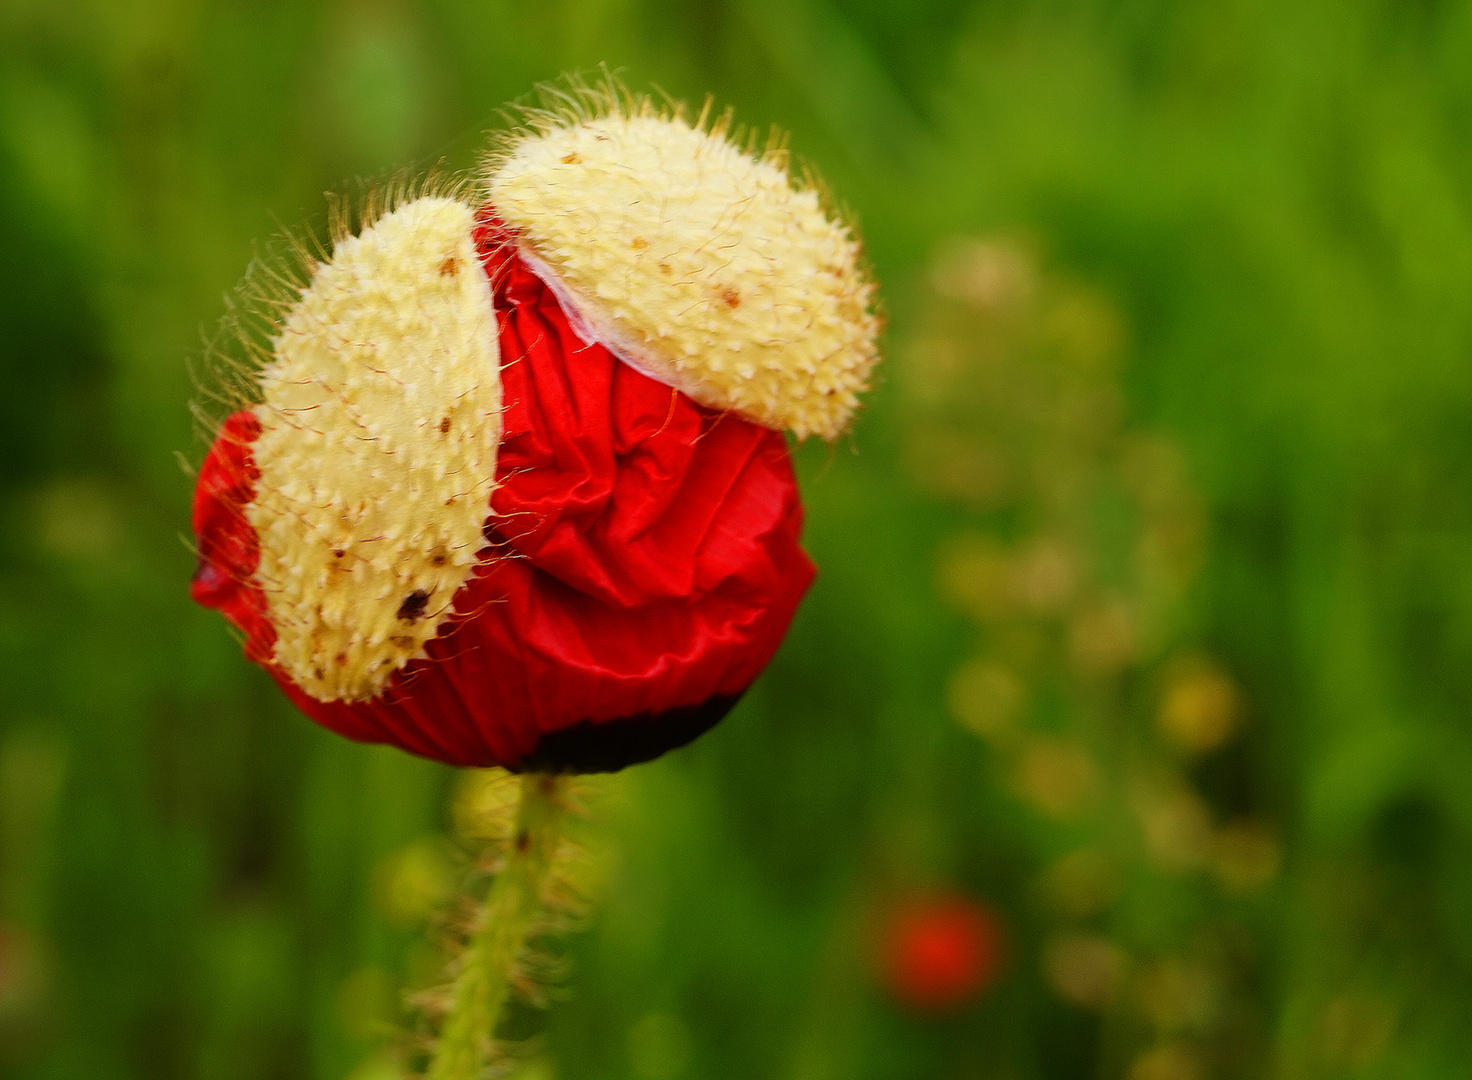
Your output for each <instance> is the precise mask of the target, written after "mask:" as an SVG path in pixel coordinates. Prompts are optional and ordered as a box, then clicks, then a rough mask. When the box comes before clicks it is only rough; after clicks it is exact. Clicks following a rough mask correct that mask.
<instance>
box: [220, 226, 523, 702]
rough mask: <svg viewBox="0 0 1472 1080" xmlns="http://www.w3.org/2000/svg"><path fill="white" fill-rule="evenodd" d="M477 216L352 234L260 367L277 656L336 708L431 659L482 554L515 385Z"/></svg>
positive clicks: (266, 581)
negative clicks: (504, 386)
mask: <svg viewBox="0 0 1472 1080" xmlns="http://www.w3.org/2000/svg"><path fill="white" fill-rule="evenodd" d="M474 218H475V214H474V211H473V210H472V209H471V207H469V206H467V205H465V204H464V203H461V202H459V201H457V200H455V199H451V198H443V197H426V198H420V199H416V200H414V201H412V202H409V203H406V204H404V205H402V206H400V207H398V208H397V209H395V210H392V211H390V212H389V213H387V214H385V215H384V216H383V217H382V218H380V219H379V220H378V221H377V222H375V223H374V224H372V225H371V226H368V227H366V228H364V229H363V231H362V232H361V233H360V234H359V235H358V236H349V237H347V238H346V239H344V240H342V241H341V242H339V243H338V244H337V246H336V249H335V250H334V251H333V253H332V256H331V258H330V259H329V260H328V261H327V262H325V263H321V264H319V265H318V266H317V267H316V269H315V271H314V273H313V274H312V277H311V281H310V283H309V284H308V285H307V287H306V288H305V289H304V290H303V291H302V292H301V294H300V297H299V298H298V299H297V300H296V302H295V303H293V304H292V305H291V306H290V307H289V309H288V310H287V312H286V314H285V317H284V319H283V321H282V323H281V328H280V333H279V334H278V335H277V336H276V337H275V339H274V341H273V343H272V344H273V350H274V358H273V359H272V361H271V362H270V363H268V364H267V365H266V366H265V367H264V368H263V369H262V371H261V373H260V386H261V393H262V402H261V404H259V405H257V406H256V412H257V415H258V416H259V418H260V421H261V434H260V437H259V439H257V441H256V442H255V443H254V445H253V447H252V450H253V454H254V458H255V463H256V466H257V468H259V469H260V474H261V475H260V479H259V481H258V482H257V485H256V497H255V499H254V501H253V502H252V503H251V504H250V505H249V506H248V508H247V515H248V517H249V519H250V524H251V525H252V526H253V527H254V528H255V531H256V534H257V536H258V538H259V541H260V551H261V560H260V568H259V570H258V571H257V580H258V582H259V584H260V585H261V587H262V590H263V591H264V593H265V596H266V602H267V614H268V616H269V618H270V620H271V623H272V625H273V626H274V627H275V630H276V635H277V638H276V647H275V654H274V662H275V663H276V664H278V665H279V666H280V667H281V669H282V670H283V671H284V672H285V673H286V674H287V675H289V676H290V677H291V679H292V680H293V681H294V682H295V683H296V684H297V685H298V686H300V687H301V688H302V689H303V690H305V691H306V692H307V693H309V694H311V695H312V696H313V697H316V698H318V699H319V700H322V701H337V700H341V701H357V700H363V699H367V698H371V697H374V696H376V695H377V694H378V693H379V692H381V691H382V690H383V688H384V686H385V684H386V683H387V682H388V680H389V678H390V677H391V676H392V675H393V673H394V672H395V671H397V670H398V669H399V668H401V667H402V666H403V665H404V664H406V663H408V662H409V661H410V660H411V659H413V658H415V657H417V656H421V655H423V652H424V646H425V643H426V642H428V641H429V639H431V638H433V637H434V636H435V634H436V633H437V632H438V630H439V628H440V626H441V625H442V624H443V623H444V621H445V620H446V619H447V618H448V616H449V614H450V602H451V598H452V597H453V596H454V595H455V593H456V591H457V590H458V589H459V588H460V586H461V585H462V584H464V582H465V580H466V579H467V578H468V577H469V576H470V572H471V569H472V567H473V566H474V565H475V561H476V552H477V551H478V550H480V549H481V548H482V547H483V546H484V541H483V539H482V536H481V526H482V525H483V523H484V522H485V520H486V517H487V516H488V514H489V512H490V511H489V498H490V493H491V488H492V486H493V484H494V478H495V471H496V450H497V446H498V445H499V443H500V438H501V377H500V366H499V365H500V356H499V349H498V345H497V331H496V317H495V311H494V310H493V307H492V303H491V290H490V284H489V282H488V281H487V279H486V275H485V273H484V272H483V271H482V269H481V267H480V264H479V261H478V259H477V256H476V251H475V246H474V243H473V240H472V230H473V229H474V226H475V221H474Z"/></svg>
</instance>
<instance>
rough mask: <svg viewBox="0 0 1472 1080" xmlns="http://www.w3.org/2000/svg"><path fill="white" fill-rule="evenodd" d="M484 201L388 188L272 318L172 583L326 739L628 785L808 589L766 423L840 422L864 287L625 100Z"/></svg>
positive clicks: (864, 370)
mask: <svg viewBox="0 0 1472 1080" xmlns="http://www.w3.org/2000/svg"><path fill="white" fill-rule="evenodd" d="M672 178H674V179H673V180H672ZM672 183H673V184H674V186H673V187H671V184H672ZM487 190H489V191H490V192H491V193H492V195H493V197H495V198H496V199H497V201H498V203H499V202H500V201H501V199H502V197H503V196H504V198H505V200H506V205H507V206H508V207H509V208H510V209H511V210H512V211H514V213H509V212H508V214H507V218H508V221H510V222H511V223H512V224H511V225H508V224H504V223H503V222H502V221H501V220H500V219H499V218H498V217H497V216H496V214H495V213H494V212H493V211H492V210H491V209H490V208H489V207H486V208H483V209H482V210H480V211H479V212H474V211H472V210H471V208H470V207H468V206H466V205H465V204H464V203H461V202H459V201H458V200H457V199H454V198H447V197H439V196H429V197H423V198H419V199H415V200H411V201H409V202H406V203H404V204H402V205H400V206H399V207H397V208H395V209H393V210H392V211H390V212H389V213H387V214H385V215H384V216H383V217H382V218H380V219H379V220H378V221H377V222H375V223H373V224H372V225H371V226H369V227H367V228H365V229H364V230H363V232H362V233H361V234H360V235H359V236H356V237H353V236H343V237H340V238H339V241H338V244H337V246H336V249H335V250H334V252H333V254H332V256H331V258H330V260H329V261H327V262H323V263H317V264H316V265H315V266H314V267H313V268H312V277H311V280H310V282H309V283H308V284H307V285H306V286H305V287H303V288H302V289H301V290H300V292H299V293H297V294H296V295H295V296H294V297H293V298H291V299H290V300H289V301H288V302H287V303H286V304H285V305H283V308H282V311H283V315H282V317H280V319H279V320H278V321H277V322H276V323H275V324H274V336H273V338H272V342H271V356H270V358H269V360H268V362H266V363H265V364H264V365H263V367H262V368H261V371H260V373H259V383H260V386H261V396H262V400H261V402H260V403H259V404H256V405H254V406H252V407H251V408H248V409H243V410H241V411H239V412H236V413H235V414H233V415H232V416H230V417H229V418H228V419H227V420H226V421H225V423H224V424H223V426H222V427H221V429H220V432H219V435H218V437H217V438H216V440H215V443H214V445H213V447H212V448H211V450H210V452H209V454H208V456H207V457H206V459H205V461H204V464H203V467H202V468H201V471H200V475H199V481H198V486H197V489H196V493H195V507H194V528H195V532H196V535H197V537H198V540H199V551H200V565H199V570H198V572H197V573H196V575H195V580H194V587H193V594H194V597H195V599H196V600H198V601H199V602H200V603H202V604H205V605H207V606H210V607H216V608H219V609H220V610H221V611H222V612H223V613H224V614H225V615H226V617H227V618H229V619H230V621H231V622H233V623H234V624H235V625H236V626H237V627H239V628H240V629H241V631H243V632H244V634H245V636H246V654H247V656H249V657H250V658H251V659H253V660H255V661H257V662H259V663H261V664H262V665H263V666H265V667H266V668H267V670H268V671H270V673H271V674H272V676H273V677H274V678H275V679H276V680H277V682H278V683H280V685H281V686H282V688H283V689H284V690H285V691H286V693H287V694H288V695H289V696H290V697H291V699H292V700H293V701H294V702H296V704H297V705H298V706H300V707H301V709H302V710H303V711H304V712H306V713H307V714H308V715H309V716H311V717H312V718H313V719H315V720H317V721H318V722H320V723H322V724H324V725H325V726H327V727H329V728H331V729H333V730H335V731H338V732H340V733H342V734H344V735H347V736H349V737H351V738H354V739H360V740H364V741H369V742H386V743H391V744H394V745H396V746H400V747H402V748H404V749H406V750H409V751H411V752H413V753H416V754H421V755H424V756H426V757H431V758H436V759H438V760H441V761H445V762H449V763H451V764H456V765H476V766H485V765H502V766H505V767H507V768H511V769H545V770H556V771H562V770H569V771H600V770H607V769H616V768H621V767H623V766H624V765H627V764H631V763H633V762H637V761H644V760H648V759H650V758H652V757H655V756H657V755H658V754H660V753H663V752H664V751H665V750H667V749H670V748H672V747H674V746H679V745H683V744H684V743H686V742H688V741H689V740H690V739H693V738H694V737H695V736H697V735H699V734H700V733H701V732H703V731H704V730H706V729H707V728H709V727H710V726H711V725H712V724H714V723H715V722H717V721H718V720H719V719H720V718H721V717H722V716H723V715H724V714H725V713H726V712H727V711H728V710H729V709H730V708H731V706H732V705H733V704H734V703H735V701H736V700H737V699H738V698H739V697H740V696H741V694H742V693H743V692H744V691H745V690H746V688H747V687H748V686H749V685H750V684H751V682H752V680H753V679H755V678H756V676H757V675H758V674H759V673H760V672H761V670H762V668H763V667H764V666H765V665H766V663H767V662H768V660H770V659H771V657H772V654H773V653H774V652H775V651H776V648H777V646H778V644H779V643H780V642H781V639H782V636H783V634H784V633H785V632H786V629H787V626H788V623H789V622H790V621H791V619H792V616H793V613H794V612H795V611H796V608H797V604H798V602H799V601H800V600H801V598H802V596H803V594H804V592H805V591H806V590H807V587H808V585H809V584H810V583H811V581H812V577H813V573H814V571H813V566H812V564H811V563H810V562H809V561H808V559H807V557H806V556H805V555H804V554H803V552H802V550H801V548H800V547H799V544H798V540H799V533H800V531H801V525H802V507H801V503H800V500H799V496H798V491H797V485H796V481H795V478H794V476H793V472H792V466H791V462H790V460H789V457H788V452H787V444H786V441H785V438H784V436H783V435H782V433H781V431H780V428H781V427H783V426H789V427H791V428H793V430H795V431H797V432H798V433H799V434H802V433H804V432H809V431H811V432H815V433H819V434H823V435H825V436H827V437H831V436H833V435H836V434H838V433H839V432H841V431H842V430H843V428H844V427H845V426H846V424H847V422H848V419H849V418H850V417H851V415H852V412H853V409H854V407H855V406H856V403H857V399H856V397H855V394H856V393H857V391H859V390H861V389H862V388H863V385H864V381H865V379H866V378H867V374H868V371H869V369H870V367H871V366H872V364H873V360H874V356H873V345H874V337H875V334H876V333H877V321H876V320H875V319H874V317H873V315H872V314H871V313H870V311H869V306H870V300H871V296H872V285H871V284H869V283H868V281H867V279H866V278H865V277H864V275H863V274H862V272H861V271H860V270H859V268H858V265H857V261H856V260H857V250H858V249H857V244H856V243H855V242H854V241H853V240H852V238H851V237H850V236H849V234H848V232H847V230H846V229H844V228H843V227H842V226H841V225H838V224H835V223H833V222H831V221H829V220H827V219H826V218H825V217H824V216H823V213H822V210H821V207H820V205H819V203H818V201H817V200H816V197H815V196H814V195H813V193H812V192H811V191H802V190H798V189H794V188H793V187H791V186H790V182H789V181H788V180H787V178H786V175H785V173H784V172H782V171H781V169H780V168H778V167H777V166H776V164H774V163H773V162H772V161H769V160H767V159H754V158H750V157H747V156H744V155H742V154H740V153H739V152H737V151H735V150H734V148H732V147H731V146H730V144H728V143H726V142H725V140H724V139H723V138H722V137H721V136H720V134H719V133H717V132H707V131H704V130H701V129H700V128H698V127H697V128H691V127H689V126H687V125H685V124H684V123H683V122H682V121H680V120H679V119H678V118H670V117H659V116H656V115H654V114H653V113H651V112H650V111H649V110H648V109H642V111H638V112H637V113H636V114H634V115H625V114H623V113H622V112H620V111H618V109H617V108H612V109H611V111H610V112H609V113H608V114H607V115H604V116H601V117H596V118H584V119H583V122H582V124H581V125H579V126H577V127H575V128H557V127H554V128H550V129H544V130H542V131H540V132H533V133H527V134H524V135H523V136H522V137H521V139H520V140H519V141H518V142H517V143H516V144H514V146H513V148H512V150H511V152H509V153H508V155H507V156H506V157H505V159H504V160H503V161H502V163H501V165H500V167H499V169H497V170H495V171H493V172H492V174H491V175H490V177H489V179H488V181H487ZM569 198H571V199H572V201H571V202H568V199H569ZM600 200H601V203H600ZM590 207H591V208H594V209H598V208H600V207H601V209H602V210H603V211H606V220H605V221H604V226H605V227H602V228H594V229H592V230H590V231H584V232H577V231H576V230H574V231H572V232H569V231H568V229H567V228H565V227H564V226H565V217H566V215H567V214H570V213H571V214H582V213H585V212H586V211H588V209H589V208H590ZM661 215H664V216H661ZM681 245H684V247H681ZM685 248H688V250H685ZM784 253H785V254H784ZM781 257H785V258H788V259H790V260H791V261H792V263H793V265H794V266H795V267H796V269H797V272H796V274H795V276H792V277H791V278H790V279H784V278H783V277H782V275H781V273H780V271H781V265H780V263H777V262H774V259H778V258H781ZM803 327H807V328H808V330H807V332H806V336H804V333H803V332H802V328H803Z"/></svg>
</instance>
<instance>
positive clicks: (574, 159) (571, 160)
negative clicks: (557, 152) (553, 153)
mask: <svg viewBox="0 0 1472 1080" xmlns="http://www.w3.org/2000/svg"><path fill="white" fill-rule="evenodd" d="M582 161H583V159H582V158H580V157H578V155H577V154H576V153H575V152H574V153H568V154H563V155H562V163H563V164H564V165H581V164H582Z"/></svg>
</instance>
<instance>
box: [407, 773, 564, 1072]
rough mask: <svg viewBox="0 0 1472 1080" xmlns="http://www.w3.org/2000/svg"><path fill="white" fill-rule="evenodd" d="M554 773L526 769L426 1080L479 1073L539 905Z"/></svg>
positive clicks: (548, 853)
mask: <svg viewBox="0 0 1472 1080" xmlns="http://www.w3.org/2000/svg"><path fill="white" fill-rule="evenodd" d="M559 787H560V783H559V781H558V779H557V777H555V776H549V775H544V774H538V773H533V774H528V775H527V776H524V777H522V780H521V804H520V806H519V808H518V809H517V814H516V828H515V830H514V832H513V833H512V837H511V843H510V846H509V847H508V849H507V852H506V863H505V865H504V866H503V867H502V868H501V871H500V873H498V874H497V875H496V877H495V880H494V881H493V882H492V883H491V888H490V891H489V892H488V893H487V894H486V902H485V906H484V907H483V908H482V910H481V915H480V925H479V926H478V927H477V928H476V930H475V934H474V936H473V937H472V938H471V940H470V944H469V946H468V947H467V948H466V950H465V953H464V955H463V956H462V957H461V965H460V971H459V974H457V975H456V977H455V986H454V990H453V994H452V998H451V1003H450V1013H449V1015H448V1016H447V1017H446V1018H445V1023H444V1027H443V1028H442V1029H441V1031H440V1040H439V1046H438V1048H437V1049H436V1051H435V1055H434V1060H433V1061H432V1062H431V1063H430V1066H429V1072H428V1073H426V1074H425V1080H477V1078H478V1077H479V1076H480V1074H481V1069H482V1068H483V1066H484V1065H485V1062H486V1057H487V1053H488V1051H489V1049H490V1045H491V1038H492V1036H493V1035H494V1033H495V1029H496V1023H497V1021H498V1020H499V1019H500V1016H501V1010H502V1009H503V1008H504V1007H505V1004H506V998H507V995H508V994H509V993H510V990H511V974H512V971H513V969H514V968H515V965H516V962H517V959H518V958H519V957H520V956H521V952H522V948H523V946H524V944H525V942H526V937H527V932H528V931H529V930H530V929H531V928H532V925H533V924H534V923H535V922H536V919H537V916H538V914H539V912H540V911H541V907H542V894H543V890H544V888H545V886H546V883H547V876H548V874H549V872H550V870H551V867H552V860H553V856H554V855H555V854H556V850H557V844H558V840H559V833H560V830H561V828H562V819H563V817H564V813H565V811H564V809H563V800H562V799H561V797H560V795H561V792H560V791H559Z"/></svg>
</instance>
